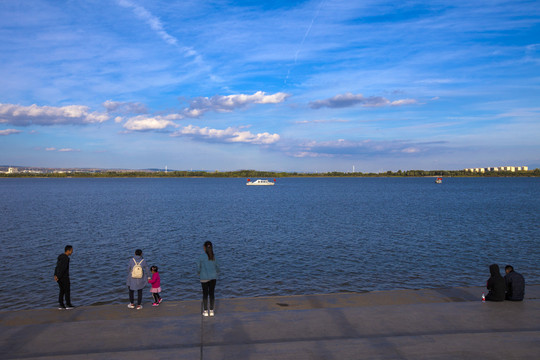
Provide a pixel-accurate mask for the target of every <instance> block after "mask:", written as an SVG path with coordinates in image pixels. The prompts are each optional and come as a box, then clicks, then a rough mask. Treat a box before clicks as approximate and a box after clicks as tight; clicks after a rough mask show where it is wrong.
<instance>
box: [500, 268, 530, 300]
mask: <svg viewBox="0 0 540 360" xmlns="http://www.w3.org/2000/svg"><path fill="white" fill-rule="evenodd" d="M504 271H505V272H506V275H505V276H504V281H505V282H506V296H505V299H506V300H510V301H522V300H523V296H524V295H525V279H524V278H523V276H522V275H521V274H520V273H517V272H515V271H514V267H513V266H512V265H506V267H505V268H504Z"/></svg>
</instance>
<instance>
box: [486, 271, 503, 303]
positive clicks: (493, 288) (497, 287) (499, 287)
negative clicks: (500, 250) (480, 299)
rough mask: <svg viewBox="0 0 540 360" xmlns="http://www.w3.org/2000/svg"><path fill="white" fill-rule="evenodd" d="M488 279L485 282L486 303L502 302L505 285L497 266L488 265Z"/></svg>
mask: <svg viewBox="0 0 540 360" xmlns="http://www.w3.org/2000/svg"><path fill="white" fill-rule="evenodd" d="M489 272H490V273H491V276H490V278H489V279H488V281H487V289H488V290H489V292H488V294H487V295H486V301H504V295H505V294H504V293H505V290H506V285H505V283H504V278H503V277H502V276H501V272H500V270H499V265H497V264H491V265H489Z"/></svg>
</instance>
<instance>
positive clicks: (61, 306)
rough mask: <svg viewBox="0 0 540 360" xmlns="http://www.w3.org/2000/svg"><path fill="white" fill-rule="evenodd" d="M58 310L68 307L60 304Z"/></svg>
mask: <svg viewBox="0 0 540 360" xmlns="http://www.w3.org/2000/svg"><path fill="white" fill-rule="evenodd" d="M58 310H66V307H65V306H64V305H60V306H59V307H58Z"/></svg>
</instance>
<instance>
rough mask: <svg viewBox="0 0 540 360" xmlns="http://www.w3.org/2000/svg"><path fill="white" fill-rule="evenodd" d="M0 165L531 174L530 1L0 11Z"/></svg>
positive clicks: (535, 74)
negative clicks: (500, 169) (509, 168)
mask: <svg viewBox="0 0 540 360" xmlns="http://www.w3.org/2000/svg"><path fill="white" fill-rule="evenodd" d="M0 164H2V165H21V166H45V167H100V168H131V169H144V168H164V167H165V166H167V167H168V168H169V169H179V170H190V169H194V170H195V169H205V170H220V171H226V170H239V169H257V170H277V171H309V172H315V171H319V172H320V171H352V168H353V166H354V167H355V170H356V171H362V172H370V171H375V172H379V171H387V170H394V171H395V170H399V169H401V170H408V169H425V170H432V169H448V170H451V169H463V168H467V167H487V166H503V165H516V166H517V165H519V166H521V165H525V166H529V167H530V168H536V167H540V2H539V1H519V0H515V1H497V0H494V1H489V2H488V1H475V0H472V1H350V0H343V1H342V0H334V1H333V0H323V1H320V0H318V1H292V0H287V1H279V0H275V1H262V0H261V1H255V0H251V1H220V0H216V1H190V0H182V1H173V0H163V1H162V0H107V1H104V0H86V1H74V0H73V1H67V0H55V1H53V0H51V1H39V0H28V1H8V0H4V1H0Z"/></svg>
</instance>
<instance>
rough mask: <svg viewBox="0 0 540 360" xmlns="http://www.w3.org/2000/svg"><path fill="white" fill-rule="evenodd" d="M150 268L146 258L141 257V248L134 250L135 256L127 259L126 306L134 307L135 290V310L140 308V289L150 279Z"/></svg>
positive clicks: (141, 289)
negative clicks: (127, 301) (127, 298)
mask: <svg viewBox="0 0 540 360" xmlns="http://www.w3.org/2000/svg"><path fill="white" fill-rule="evenodd" d="M149 275H150V269H148V264H147V263H146V260H144V259H143V257H142V250H141V249H137V250H135V257H133V258H132V259H130V260H129V263H128V274H127V280H126V285H127V287H128V290H129V305H128V306H127V307H128V308H130V309H133V308H135V305H134V298H135V290H137V310H141V309H142V305H141V302H142V291H143V289H144V287H145V286H146V284H147V283H148V280H150V276H149Z"/></svg>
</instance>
